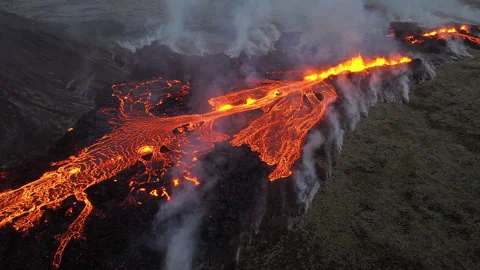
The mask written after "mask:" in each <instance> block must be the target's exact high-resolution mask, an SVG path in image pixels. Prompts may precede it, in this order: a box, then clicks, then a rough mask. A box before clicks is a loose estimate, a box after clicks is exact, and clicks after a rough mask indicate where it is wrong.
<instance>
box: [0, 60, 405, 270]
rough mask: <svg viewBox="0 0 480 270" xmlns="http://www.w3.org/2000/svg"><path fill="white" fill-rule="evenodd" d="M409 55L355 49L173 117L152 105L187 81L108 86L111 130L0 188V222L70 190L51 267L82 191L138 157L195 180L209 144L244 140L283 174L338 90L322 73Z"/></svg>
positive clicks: (26, 214) (26, 221) (32, 213)
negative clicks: (234, 119)
mask: <svg viewBox="0 0 480 270" xmlns="http://www.w3.org/2000/svg"><path fill="white" fill-rule="evenodd" d="M410 61H411V59H410V58H408V57H396V58H392V59H386V58H375V59H371V60H369V59H364V58H362V57H361V56H358V57H354V58H352V59H350V60H348V61H345V62H344V63H341V64H339V65H337V66H335V67H331V68H326V69H324V70H320V71H318V72H315V74H312V75H309V76H306V77H305V80H302V81H285V80H283V81H281V80H280V81H272V80H261V81H258V84H257V85H258V86H256V87H253V88H249V89H241V90H238V91H235V92H232V93H229V94H226V95H223V96H219V97H215V98H212V99H210V100H209V101H208V102H209V104H210V105H211V106H212V108H213V110H212V111H210V112H208V113H204V114H184V115H178V116H171V117H170V116H155V115H154V114H153V113H152V112H151V111H152V109H153V108H155V107H156V106H158V105H161V104H163V102H165V99H168V98H172V99H175V100H182V98H183V97H184V96H185V95H186V94H187V93H188V91H189V89H190V86H189V85H183V84H181V82H179V81H165V80H163V79H154V80H151V81H147V82H140V83H130V84H119V85H114V86H112V90H113V93H114V94H113V95H114V96H115V97H117V99H118V101H119V108H118V109H110V110H102V112H103V113H110V112H112V111H114V112H117V113H118V114H117V115H118V116H115V117H114V118H112V120H111V123H112V124H113V125H114V129H113V131H112V132H111V133H109V134H107V135H105V136H104V137H102V138H100V139H99V140H98V141H96V142H95V143H94V144H92V145H90V146H88V147H85V148H84V149H82V150H81V151H79V152H78V153H77V154H76V155H75V156H71V157H70V158H68V159H66V160H63V161H59V162H55V163H53V164H52V166H53V168H52V170H51V171H48V172H45V173H44V174H43V175H42V176H41V177H40V178H39V179H37V180H35V181H32V182H31V183H28V184H26V185H24V186H21V187H20V188H17V189H15V190H6V191H3V192H1V193H0V227H1V226H5V225H7V224H10V223H14V224H16V225H14V226H16V227H17V228H19V230H20V229H26V228H29V227H31V226H32V225H31V224H36V222H37V221H38V220H39V218H40V217H41V215H42V214H41V211H42V210H41V209H44V207H50V208H54V207H57V206H58V205H60V203H61V202H63V201H64V200H65V199H67V198H68V197H70V196H72V195H73V196H75V197H76V199H77V201H81V202H84V204H85V206H84V208H83V210H82V212H81V213H80V215H79V216H78V217H77V218H76V220H75V221H74V222H73V223H72V224H71V225H70V226H69V228H68V230H67V231H66V232H65V234H63V236H62V237H61V238H60V239H59V247H58V249H57V251H56V253H55V256H54V262H53V265H54V267H58V266H59V265H60V263H61V259H62V256H63V251H64V250H65V247H66V245H67V244H68V242H69V241H70V240H71V239H78V238H80V237H81V235H82V231H83V228H84V224H85V221H86V219H87V217H88V215H89V214H90V213H91V211H92V209H93V206H92V204H91V203H90V202H89V201H88V199H87V196H86V194H85V190H86V189H88V188H89V187H91V186H93V185H96V184H98V183H100V182H102V181H105V180H107V179H110V178H112V177H115V176H116V175H118V173H120V172H121V171H123V170H125V169H127V168H130V167H132V166H134V165H135V164H137V163H138V162H142V163H143V164H144V165H145V174H147V175H148V182H152V181H160V179H161V178H162V177H163V176H164V174H165V171H166V170H167V169H169V168H172V167H175V168H176V169H178V170H176V171H177V172H178V173H179V175H178V176H177V178H174V179H173V184H174V186H177V185H178V183H179V182H180V181H183V180H185V181H189V182H191V183H193V184H195V185H200V184H201V183H200V180H199V178H198V177H197V176H195V175H193V173H192V170H191V169H192V168H193V164H194V163H193V162H195V161H196V160H197V159H198V157H201V156H202V155H205V154H206V153H208V152H210V151H211V150H212V149H213V148H214V146H215V145H214V143H216V142H223V141H227V140H230V144H231V145H232V146H240V145H247V146H248V147H250V149H251V150H252V151H254V152H258V153H259V157H260V159H261V160H262V161H263V162H265V163H267V164H269V165H271V166H274V168H273V171H272V172H271V173H270V175H269V176H268V178H269V179H270V180H271V181H274V180H276V179H279V178H283V177H288V176H289V175H291V173H292V172H291V168H292V166H293V164H294V163H295V161H297V160H298V159H299V158H300V156H301V153H302V146H303V145H304V143H305V140H306V136H307V134H308V132H309V131H310V130H311V129H312V128H313V127H314V126H315V125H317V124H318V123H319V122H320V121H321V120H322V119H323V118H324V116H325V113H326V111H327V109H328V107H329V106H330V104H332V103H333V102H334V101H335V100H336V99H337V97H338V95H337V92H336V90H335V88H334V87H333V86H332V85H330V84H327V83H326V82H325V81H323V80H324V79H325V78H327V77H328V76H330V75H337V74H340V73H342V72H362V71H364V70H366V69H368V68H373V67H385V66H393V65H399V64H402V63H407V62H410ZM174 89H175V90H174ZM141 90H144V91H143V92H142V91H141ZM252 110H259V111H263V114H262V115H260V116H259V117H257V118H256V119H254V120H252V121H251V122H250V123H249V124H248V125H247V126H246V127H245V128H243V129H242V130H240V131H239V132H237V133H236V134H233V135H232V136H229V135H226V134H223V133H220V132H218V131H215V130H214V129H213V123H214V122H215V121H216V120H218V119H221V118H223V117H227V116H230V115H234V114H240V113H244V112H248V111H252ZM187 131H188V132H187ZM192 138H193V139H195V142H194V143H193V142H192V141H191V140H192ZM162 149H169V151H162ZM186 149H187V150H186ZM147 154H152V157H151V160H148V161H147V160H144V159H143V158H142V157H144V156H145V155H147ZM186 161H191V162H186ZM153 164H155V165H156V167H154V166H153ZM158 167H160V168H158ZM136 180H137V179H135V178H134V179H129V186H130V187H131V188H132V190H137V188H138V190H139V191H145V188H143V187H141V188H139V187H138V185H139V184H137V181H136ZM175 180H177V181H175ZM182 184H183V182H182ZM150 195H152V196H155V197H163V198H165V199H166V200H171V197H170V195H169V193H168V191H167V189H166V188H165V187H163V188H162V189H161V191H160V190H156V189H155V190H152V191H150Z"/></svg>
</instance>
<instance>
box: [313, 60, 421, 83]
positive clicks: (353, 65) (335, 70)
mask: <svg viewBox="0 0 480 270" xmlns="http://www.w3.org/2000/svg"><path fill="white" fill-rule="evenodd" d="M411 61H412V59H410V58H408V57H401V58H399V59H397V60H387V59H386V58H383V57H378V58H376V59H373V60H365V59H363V57H362V56H357V57H354V58H352V59H351V60H349V61H347V62H344V63H341V64H339V65H338V66H335V67H332V68H330V69H328V70H325V71H322V72H320V73H315V74H311V75H308V76H306V77H304V80H306V81H317V80H323V79H326V78H328V77H330V76H332V75H338V74H340V73H342V72H345V71H348V72H360V71H364V70H365V69H369V68H372V67H380V66H393V65H398V64H401V63H408V62H411Z"/></svg>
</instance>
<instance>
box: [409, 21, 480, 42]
mask: <svg viewBox="0 0 480 270" xmlns="http://www.w3.org/2000/svg"><path fill="white" fill-rule="evenodd" d="M447 37H459V38H462V39H464V40H469V41H470V42H473V43H476V44H480V38H479V37H477V36H475V35H473V34H472V32H471V31H470V26H468V25H461V26H460V27H458V28H456V27H442V28H439V29H436V30H432V31H429V32H424V33H422V34H420V35H419V36H413V35H410V36H405V38H404V39H405V41H407V42H409V43H410V44H422V43H424V41H425V39H427V38H438V39H445V38H447Z"/></svg>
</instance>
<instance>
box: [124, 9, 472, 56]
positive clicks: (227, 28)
mask: <svg viewBox="0 0 480 270" xmlns="http://www.w3.org/2000/svg"><path fill="white" fill-rule="evenodd" d="M157 5H158V6H161V7H162V8H164V9H165V10H166V12H163V15H164V16H163V17H160V18H158V19H155V20H154V21H156V24H153V25H152V24H151V21H152V20H150V23H149V25H148V27H146V28H149V31H147V33H146V34H145V35H143V36H141V37H140V38H138V37H137V38H132V37H128V38H126V39H124V40H121V41H119V42H118V43H119V44H120V45H121V46H123V47H126V48H129V49H131V50H136V49H138V48H140V47H142V46H145V45H149V44H151V43H152V42H153V41H159V42H160V43H163V44H165V45H168V46H169V47H170V48H171V49H172V50H174V51H176V52H178V53H184V54H202V53H204V52H209V53H219V52H227V53H229V54H230V55H232V56H237V55H239V54H240V53H241V52H242V51H244V52H246V53H247V54H249V55H257V54H263V53H266V52H267V51H269V50H272V49H273V48H274V46H273V44H274V42H275V41H276V40H278V38H279V37H280V35H281V33H282V32H291V31H297V32H302V33H303V36H302V45H312V44H319V45H321V46H320V47H321V48H322V49H323V53H324V54H326V53H328V54H340V55H338V57H340V58H341V57H342V56H343V57H344V56H345V55H351V53H354V52H355V53H356V52H358V51H359V48H366V47H370V46H375V45H377V42H375V41H376V40H377V39H379V38H381V37H384V33H385V32H386V31H387V28H388V22H389V21H391V20H400V21H407V20H413V21H415V22H418V23H420V24H423V25H425V26H434V25H438V24H441V23H445V22H449V21H452V20H453V21H460V22H462V21H463V22H478V23H480V13H479V11H478V9H473V8H471V7H470V6H469V5H467V4H464V3H461V2H459V1H457V0H422V1H416V0H406V1H396V0H363V1H359V0H322V1H320V0H304V1H290V0H240V1H235V2H232V1H228V0H197V1H194V0H178V1H177V0H165V2H163V1H161V2H160V3H159V4H157ZM366 6H367V7H373V8H372V9H373V10H377V11H378V10H380V11H381V12H372V11H370V10H369V9H366V8H365V7H366ZM165 18H166V19H165ZM366 43H369V44H368V45H369V46H367V44H366ZM324 57H325V56H324Z"/></svg>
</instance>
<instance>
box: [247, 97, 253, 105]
mask: <svg viewBox="0 0 480 270" xmlns="http://www.w3.org/2000/svg"><path fill="white" fill-rule="evenodd" d="M253 103H255V99H253V98H247V101H246V103H245V104H246V105H252V104H253Z"/></svg>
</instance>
